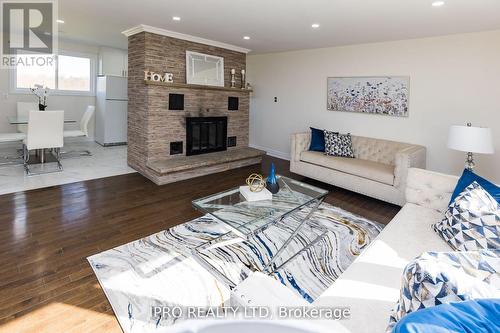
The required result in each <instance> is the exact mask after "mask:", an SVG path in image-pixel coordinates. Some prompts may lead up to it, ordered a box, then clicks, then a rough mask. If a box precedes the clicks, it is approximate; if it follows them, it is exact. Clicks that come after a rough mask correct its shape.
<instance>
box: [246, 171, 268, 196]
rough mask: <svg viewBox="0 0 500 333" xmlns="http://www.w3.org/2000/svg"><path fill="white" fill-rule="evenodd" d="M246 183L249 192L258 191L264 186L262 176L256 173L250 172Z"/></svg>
mask: <svg viewBox="0 0 500 333" xmlns="http://www.w3.org/2000/svg"><path fill="white" fill-rule="evenodd" d="M246 183H247V185H248V188H249V189H250V191H251V192H260V191H262V190H263V189H264V188H265V187H266V182H265V181H264V177H262V175H259V174H258V173H252V174H251V175H250V176H248V178H247V181H246Z"/></svg>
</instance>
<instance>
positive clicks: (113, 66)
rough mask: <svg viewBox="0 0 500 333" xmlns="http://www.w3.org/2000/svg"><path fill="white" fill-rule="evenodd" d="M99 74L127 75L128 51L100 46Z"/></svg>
mask: <svg viewBox="0 0 500 333" xmlns="http://www.w3.org/2000/svg"><path fill="white" fill-rule="evenodd" d="M99 75H112V76H122V77H127V76H128V52H127V51H126V50H120V49H114V48H110V47H101V49H100V51H99Z"/></svg>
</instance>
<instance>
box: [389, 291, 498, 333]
mask: <svg viewBox="0 0 500 333" xmlns="http://www.w3.org/2000/svg"><path fill="white" fill-rule="evenodd" d="M499 318H500V299H481V300H474V301H466V302H460V303H450V304H442V305H438V306H435V307H431V308H426V309H422V310H418V311H415V312H412V313H410V314H409V315H407V316H405V317H404V318H403V319H401V320H400V321H399V323H398V324H397V325H396V327H395V328H394V330H393V331H392V333H430V332H432V333H466V332H467V333H469V332H474V333H493V332H500V320H499Z"/></svg>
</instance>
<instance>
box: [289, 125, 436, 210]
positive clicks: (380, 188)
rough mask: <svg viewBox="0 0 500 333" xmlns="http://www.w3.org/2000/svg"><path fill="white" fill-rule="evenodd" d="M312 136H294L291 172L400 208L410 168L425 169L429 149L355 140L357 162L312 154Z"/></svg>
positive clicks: (404, 144) (301, 134)
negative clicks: (310, 149) (310, 148)
mask: <svg viewBox="0 0 500 333" xmlns="http://www.w3.org/2000/svg"><path fill="white" fill-rule="evenodd" d="M310 144H311V133H297V134H293V135H292V147H291V159H290V171H292V172H294V173H296V174H299V175H302V176H306V177H309V178H312V179H316V180H319V181H322V182H325V183H328V184H332V185H335V186H339V187H342V188H345V189H348V190H351V191H354V192H358V193H361V194H365V195H368V196H370V197H373V198H377V199H380V200H383V201H387V202H390V203H393V204H396V205H399V206H402V205H404V204H405V196H404V193H405V192H404V189H405V183H406V175H407V172H408V168H411V167H414V168H423V169H425V167H426V149H425V147H423V146H418V145H413V144H409V143H403V142H396V141H388V140H380V139H373V138H366V137H361V136H352V146H353V150H354V156H355V158H345V157H332V156H327V155H325V154H324V153H322V152H316V151H309V146H310Z"/></svg>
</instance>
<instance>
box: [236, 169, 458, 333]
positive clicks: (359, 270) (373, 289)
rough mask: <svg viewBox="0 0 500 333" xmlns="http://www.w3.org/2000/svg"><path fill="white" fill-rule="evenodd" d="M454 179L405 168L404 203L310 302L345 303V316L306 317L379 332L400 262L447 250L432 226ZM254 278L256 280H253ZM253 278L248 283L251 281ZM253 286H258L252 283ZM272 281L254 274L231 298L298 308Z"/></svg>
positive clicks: (358, 331)
mask: <svg viewBox="0 0 500 333" xmlns="http://www.w3.org/2000/svg"><path fill="white" fill-rule="evenodd" d="M457 180H458V178H457V177H454V176H449V175H444V174H439V173H435V172H431V171H426V170H422V169H415V168H412V169H409V171H408V179H407V187H406V200H407V203H406V204H405V205H404V207H403V208H402V209H401V211H400V212H399V213H398V214H397V216H396V217H394V219H393V220H392V221H391V222H390V223H389V224H388V225H387V226H386V227H385V228H384V229H383V230H382V232H381V233H380V235H379V236H378V237H377V238H376V239H375V240H374V241H373V242H372V243H371V244H370V245H369V246H368V247H367V248H366V249H365V250H364V251H363V252H362V253H361V255H360V256H359V257H357V258H356V260H355V261H354V262H353V263H352V264H351V265H350V266H349V267H348V268H347V270H346V271H345V272H344V273H343V274H342V275H341V276H340V277H339V278H338V279H337V280H336V281H335V282H334V283H333V285H332V286H330V288H328V289H327V290H326V291H325V292H324V293H323V294H322V295H321V296H320V297H319V298H318V299H316V300H315V302H314V303H313V304H312V306H316V307H349V308H350V309H351V318H350V319H349V320H341V321H312V322H311V325H322V326H325V325H326V326H327V327H329V328H330V331H331V332H335V333H342V332H350V333H375V332H384V331H385V329H386V327H387V325H388V323H389V316H390V313H391V310H392V308H393V307H394V305H395V303H396V301H397V300H398V298H399V291H400V285H401V276H402V273H403V269H404V268H405V266H406V265H407V264H408V263H409V262H410V261H411V260H412V259H414V258H415V257H417V256H419V255H420V254H422V253H423V252H427V251H450V250H451V248H450V247H449V246H448V245H447V244H446V243H445V242H444V241H443V240H442V239H441V238H440V237H439V236H438V235H437V234H436V233H435V232H434V231H433V230H432V228H431V225H432V224H433V223H435V222H437V221H439V220H440V219H442V217H443V215H444V212H445V210H446V209H447V206H448V202H449V200H450V197H451V194H452V192H453V190H454V188H455V186H456V183H457ZM256 279H258V280H259V281H258V282H256V281H255V280H256ZM252 280H253V281H252ZM256 285H258V286H259V288H256V287H255V286H256ZM283 288H285V289H287V288H286V287H284V286H283V285H281V284H280V283H279V282H278V281H276V280H274V279H272V278H270V277H267V276H266V277H263V276H262V275H259V274H256V275H255V276H253V275H252V276H250V277H249V278H248V279H247V280H245V281H243V282H242V283H241V284H240V285H238V286H237V288H236V291H235V296H234V297H233V299H238V298H242V299H244V300H245V301H246V302H251V304H252V305H263V306H265V305H268V306H276V305H277V304H279V305H282V306H286V305H290V306H299V305H301V304H302V305H303V304H305V302H304V300H302V299H300V298H299V297H297V296H295V295H294V294H293V293H292V292H291V291H286V290H281V291H278V289H283Z"/></svg>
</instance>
